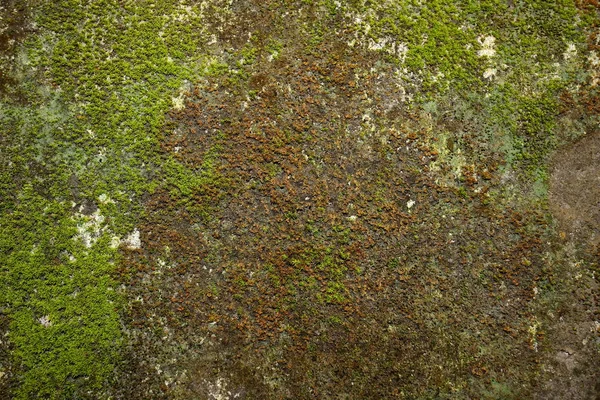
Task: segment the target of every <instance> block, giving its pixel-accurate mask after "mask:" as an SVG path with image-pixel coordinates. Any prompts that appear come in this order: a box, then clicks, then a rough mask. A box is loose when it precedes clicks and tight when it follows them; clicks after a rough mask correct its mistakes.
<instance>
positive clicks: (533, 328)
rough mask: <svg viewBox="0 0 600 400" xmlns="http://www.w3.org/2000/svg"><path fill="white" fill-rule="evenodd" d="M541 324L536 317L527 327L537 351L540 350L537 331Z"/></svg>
mask: <svg viewBox="0 0 600 400" xmlns="http://www.w3.org/2000/svg"><path fill="white" fill-rule="evenodd" d="M540 326H541V324H540V323H539V321H538V320H537V319H535V317H534V319H533V323H532V324H531V326H529V327H528V328H527V332H528V333H529V343H530V345H531V347H532V348H533V350H534V351H536V352H537V351H538V342H537V333H538V329H539V328H540Z"/></svg>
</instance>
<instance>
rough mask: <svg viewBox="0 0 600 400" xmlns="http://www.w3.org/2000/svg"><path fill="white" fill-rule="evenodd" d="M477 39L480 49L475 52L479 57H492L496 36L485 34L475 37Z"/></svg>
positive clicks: (494, 51) (494, 52) (494, 53)
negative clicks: (482, 36) (484, 35)
mask: <svg viewBox="0 0 600 400" xmlns="http://www.w3.org/2000/svg"><path fill="white" fill-rule="evenodd" d="M477 41H478V42H479V44H480V45H481V50H479V51H478V52H477V55H478V56H479V57H494V56H495V55H496V50H495V49H494V46H495V44H496V38H495V37H493V36H486V37H484V38H481V37H479V38H477Z"/></svg>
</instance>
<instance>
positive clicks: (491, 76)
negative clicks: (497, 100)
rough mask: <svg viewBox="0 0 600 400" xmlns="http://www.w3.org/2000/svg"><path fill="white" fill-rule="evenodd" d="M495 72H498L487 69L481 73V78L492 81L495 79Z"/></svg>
mask: <svg viewBox="0 0 600 400" xmlns="http://www.w3.org/2000/svg"><path fill="white" fill-rule="evenodd" d="M497 72H498V71H497V70H496V68H488V69H486V70H485V71H484V72H483V78H484V79H489V80H492V79H494V78H495V77H496V73H497Z"/></svg>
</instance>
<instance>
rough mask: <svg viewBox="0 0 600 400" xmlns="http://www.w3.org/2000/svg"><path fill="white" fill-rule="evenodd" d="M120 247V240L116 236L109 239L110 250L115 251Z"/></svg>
mask: <svg viewBox="0 0 600 400" xmlns="http://www.w3.org/2000/svg"><path fill="white" fill-rule="evenodd" d="M120 245H121V238H120V237H118V236H113V237H111V238H110V248H111V249H116V248H118V247H119V246H120Z"/></svg>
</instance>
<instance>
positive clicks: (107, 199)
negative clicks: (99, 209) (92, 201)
mask: <svg viewBox="0 0 600 400" xmlns="http://www.w3.org/2000/svg"><path fill="white" fill-rule="evenodd" d="M98 201H99V202H100V204H109V203H112V204H115V201H114V200H113V199H111V198H110V197H108V195H107V194H106V193H102V194H101V195H100V196H98Z"/></svg>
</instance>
